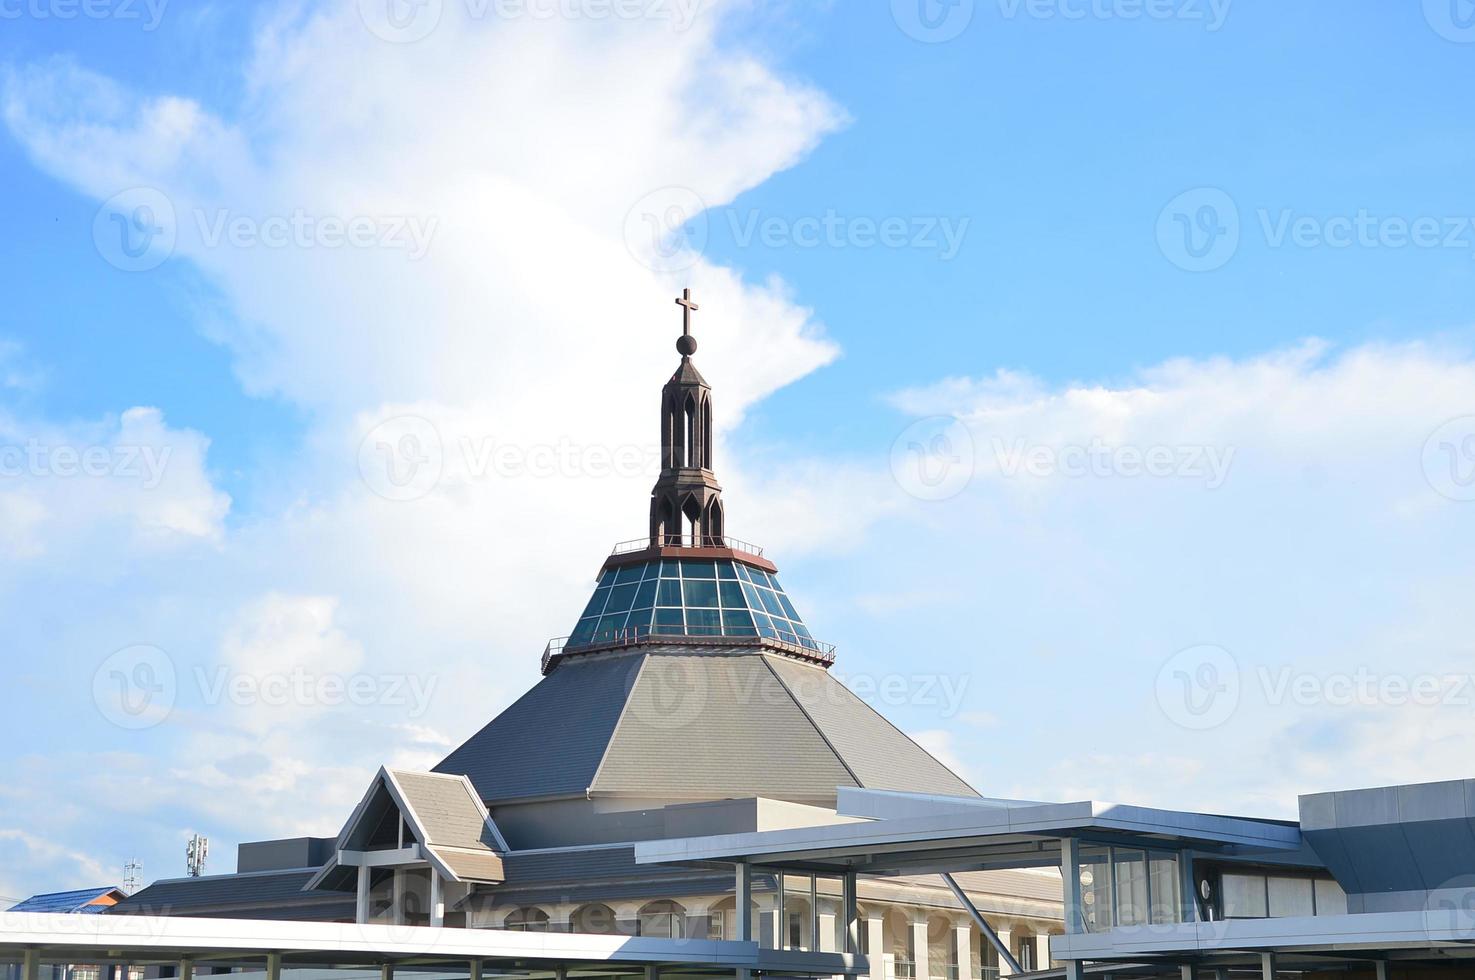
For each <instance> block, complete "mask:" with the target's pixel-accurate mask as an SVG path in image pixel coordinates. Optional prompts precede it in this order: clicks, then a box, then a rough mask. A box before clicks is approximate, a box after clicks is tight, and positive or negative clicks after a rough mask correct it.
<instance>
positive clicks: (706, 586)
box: [681, 579, 717, 609]
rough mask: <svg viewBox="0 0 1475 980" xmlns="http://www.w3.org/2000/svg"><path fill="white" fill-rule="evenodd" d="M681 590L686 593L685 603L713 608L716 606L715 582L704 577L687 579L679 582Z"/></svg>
mask: <svg viewBox="0 0 1475 980" xmlns="http://www.w3.org/2000/svg"><path fill="white" fill-rule="evenodd" d="M681 588H682V591H684V592H685V593H686V605H687V606H688V607H691V606H702V607H704V608H712V609H715V608H716V607H717V583H716V582H709V581H707V580H706V579H688V580H687V581H685V582H683V583H681Z"/></svg>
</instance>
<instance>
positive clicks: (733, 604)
mask: <svg viewBox="0 0 1475 980" xmlns="http://www.w3.org/2000/svg"><path fill="white" fill-rule="evenodd" d="M717 591H718V592H719V593H720V594H721V596H722V607H723V608H724V609H744V608H746V607H747V605H748V604H747V602H745V601H744V600H743V587H742V586H741V585H740V584H738V583H737V582H718V583H717Z"/></svg>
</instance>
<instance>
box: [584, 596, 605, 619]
mask: <svg viewBox="0 0 1475 980" xmlns="http://www.w3.org/2000/svg"><path fill="white" fill-rule="evenodd" d="M609 593H610V590H609V589H595V590H594V596H593V597H592V598H591V599H590V600H589V605H588V606H586V607H585V608H584V616H598V615H599V614H600V613H602V612H604V604H605V603H606V602H608V601H609ZM584 616H581V617H579V618H580V619H583V618H584Z"/></svg>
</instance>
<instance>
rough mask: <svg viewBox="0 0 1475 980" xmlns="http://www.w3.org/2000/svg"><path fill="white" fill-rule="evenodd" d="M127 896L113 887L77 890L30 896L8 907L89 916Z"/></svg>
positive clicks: (18, 909)
mask: <svg viewBox="0 0 1475 980" xmlns="http://www.w3.org/2000/svg"><path fill="white" fill-rule="evenodd" d="M127 897H128V896H127V895H126V894H124V892H123V889H121V888H118V887H117V886H115V885H108V886H106V887H102V888H78V889H74V890H73V891H66V892H47V893H45V894H42V895H32V896H31V897H30V898H28V899H26V900H25V901H23V902H20V903H18V904H16V905H12V906H11V907H10V911H11V912H61V913H81V914H83V915H91V914H95V913H98V912H106V911H107V910H108V909H109V908H111V907H112V906H113V905H116V904H117V903H118V902H121V901H122V900H123V899H125V898H127Z"/></svg>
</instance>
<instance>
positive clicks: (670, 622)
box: [656, 609, 686, 630]
mask: <svg viewBox="0 0 1475 980" xmlns="http://www.w3.org/2000/svg"><path fill="white" fill-rule="evenodd" d="M656 626H657V627H658V628H659V627H662V626H664V627H667V628H671V627H674V628H676V629H677V630H682V629H685V628H686V623H685V622H684V621H683V620H682V618H681V610H680V609H657V610H656Z"/></svg>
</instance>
